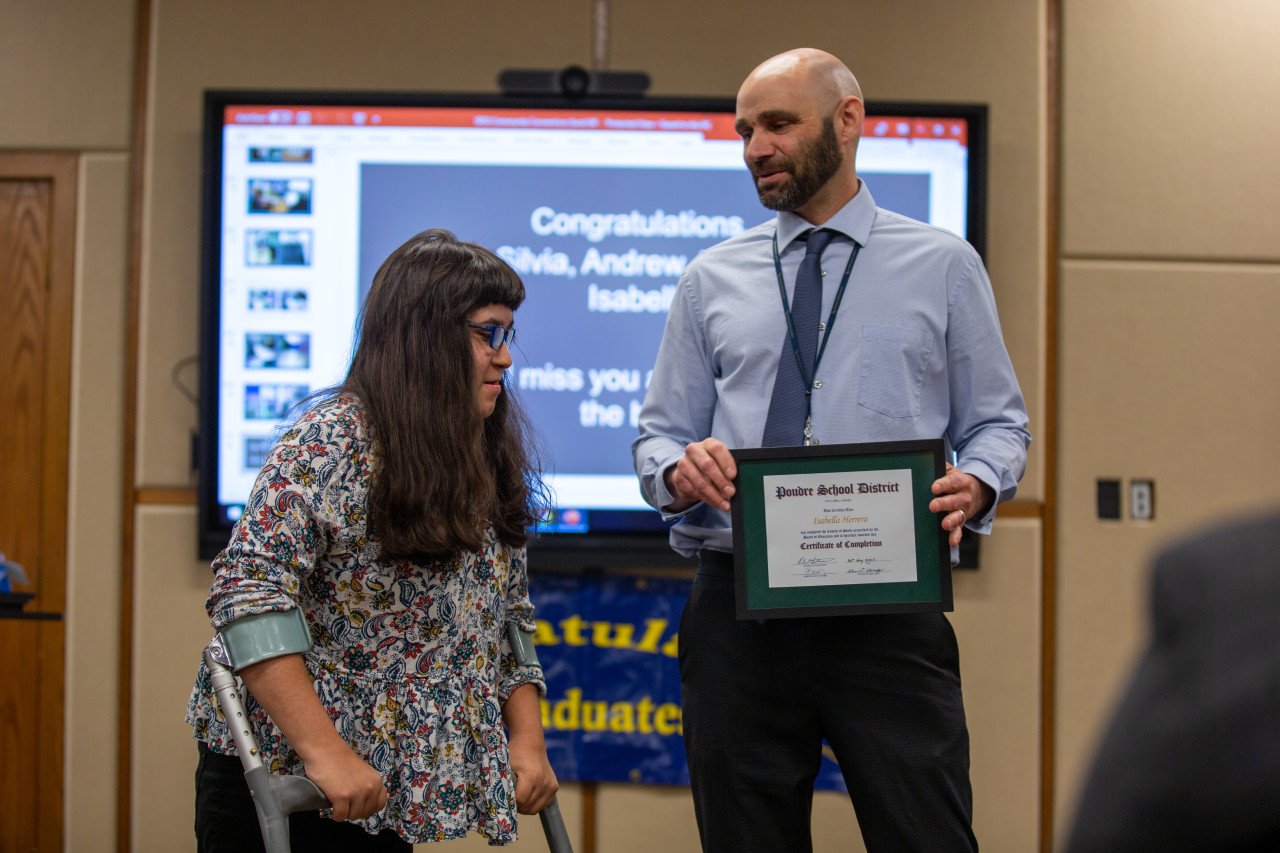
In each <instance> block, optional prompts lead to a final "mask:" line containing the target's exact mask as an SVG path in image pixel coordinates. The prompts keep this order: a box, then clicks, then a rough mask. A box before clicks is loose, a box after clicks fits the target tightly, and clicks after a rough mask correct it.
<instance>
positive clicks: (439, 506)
mask: <svg viewBox="0 0 1280 853" xmlns="http://www.w3.org/2000/svg"><path fill="white" fill-rule="evenodd" d="M524 296H525V291H524V283H523V282H522V281H521V280H520V277H519V276H518V275H517V274H516V272H515V270H513V269H511V267H510V266H508V265H507V264H506V263H505V262H504V261H503V260H502V259H501V258H499V257H498V256H497V255H495V254H493V253H492V252H490V251H489V250H488V249H485V248H483V247H481V246H477V245H476V244H474V243H465V242H462V241H460V240H458V239H457V238H456V237H454V235H453V234H452V233H450V232H448V231H445V230H443V229H432V230H429V231H423V232H422V233H421V234H418V235H416V236H415V237H413V238H411V239H410V240H409V241H408V242H406V243H405V244H404V245H402V246H401V247H400V248H398V249H396V250H395V251H394V252H392V253H391V255H390V256H388V258H387V259H386V260H385V261H383V263H382V266H381V268H379V270H378V272H377V275H375V276H374V278H373V286H372V288H371V289H370V291H369V295H368V297H367V298H366V299H365V303H364V308H363V309H362V310H361V318H360V342H359V344H358V346H357V348H356V351H355V355H354V356H353V357H352V360H351V369H350V370H349V371H348V372H347V378H346V380H345V381H344V382H343V383H342V385H340V386H339V387H338V389H337V391H338V392H339V393H344V394H350V395H353V396H354V397H356V399H358V400H359V402H360V404H361V406H362V407H363V409H364V410H365V413H366V416H367V423H368V427H369V430H370V433H371V435H372V438H373V446H374V453H375V458H376V463H377V464H376V465H375V466H374V469H373V482H372V484H371V486H370V490H369V504H368V513H369V524H370V527H371V529H372V530H373V532H374V533H375V534H376V535H377V536H378V538H379V540H380V541H381V545H382V554H381V556H382V558H383V559H419V560H444V559H449V558H450V557H452V556H453V555H454V554H456V553H457V552H458V551H476V550H479V548H480V547H481V540H482V531H481V525H482V522H483V521H485V520H487V521H489V523H490V524H491V525H492V526H493V528H494V531H495V533H496V535H497V538H498V539H499V540H500V541H501V542H504V543H506V544H507V545H512V546H519V545H523V544H525V542H526V541H527V540H528V537H529V534H528V529H529V526H530V525H531V524H532V523H533V522H534V520H535V517H536V514H537V512H538V509H539V507H538V505H537V504H538V502H539V501H541V500H542V498H543V492H542V486H541V483H540V481H539V480H538V478H537V473H536V472H537V469H536V468H535V467H534V466H533V464H532V462H533V461H534V460H533V459H532V453H531V451H530V450H529V449H528V446H527V444H526V437H527V433H528V425H527V422H526V421H525V418H524V416H523V414H522V413H521V412H520V409H519V406H518V405H517V403H516V402H515V401H514V400H513V399H511V394H510V387H509V386H508V387H507V388H504V390H503V393H502V394H500V395H499V396H498V401H497V404H496V406H495V407H494V410H493V414H491V415H490V416H489V417H488V418H482V417H481V415H480V412H479V409H478V406H477V404H476V401H477V396H476V395H477V387H476V377H475V356H474V353H473V349H472V347H473V344H472V341H473V338H474V333H473V332H472V331H471V329H470V328H468V327H467V324H466V321H467V317H468V316H470V314H471V313H472V312H473V311H475V310H476V309H477V308H483V307H484V306H486V305H492V304H499V305H505V306H507V307H508V308H510V309H511V310H513V311H514V310H515V309H516V308H518V307H519V306H520V303H521V302H523V301H524Z"/></svg>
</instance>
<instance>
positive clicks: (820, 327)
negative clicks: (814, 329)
mask: <svg viewBox="0 0 1280 853" xmlns="http://www.w3.org/2000/svg"><path fill="white" fill-rule="evenodd" d="M826 330H827V324H826V323H819V324H818V331H819V332H825V331H826Z"/></svg>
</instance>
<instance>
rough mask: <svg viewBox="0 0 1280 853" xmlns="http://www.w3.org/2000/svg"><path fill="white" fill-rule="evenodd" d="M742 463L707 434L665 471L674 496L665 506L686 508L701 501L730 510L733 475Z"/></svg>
mask: <svg viewBox="0 0 1280 853" xmlns="http://www.w3.org/2000/svg"><path fill="white" fill-rule="evenodd" d="M737 475H738V467H737V466H736V465H735V464H734V462H733V454H731V453H730V452H729V448H727V447H725V446H724V442H723V441H721V440H720V439H718V438H705V439H703V440H702V441H696V442H694V443H693V444H690V445H688V446H687V447H685V449H684V456H681V457H680V461H679V462H677V463H676V464H674V465H672V466H671V467H670V468H668V469H667V470H666V471H665V472H664V473H663V475H662V476H663V479H664V480H665V482H666V486H667V491H668V492H670V493H671V495H672V497H673V498H674V500H673V501H672V503H671V504H670V505H669V506H667V507H664V509H666V510H667V511H668V512H684V511H685V510H686V509H688V508H689V507H691V506H693V505H694V504H696V503H697V502H698V501H702V502H703V503H706V504H707V505H708V506H713V507H716V508H717V509H722V510H724V511H726V512H728V510H729V498H731V497H733V482H732V480H733V478H734V477H736V476H737Z"/></svg>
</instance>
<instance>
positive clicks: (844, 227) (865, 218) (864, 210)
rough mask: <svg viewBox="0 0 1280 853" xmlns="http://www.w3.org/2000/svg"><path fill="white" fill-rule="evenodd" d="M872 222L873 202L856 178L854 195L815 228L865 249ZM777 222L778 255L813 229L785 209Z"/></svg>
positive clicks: (874, 205) (874, 208) (874, 213)
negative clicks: (841, 235) (842, 236)
mask: <svg viewBox="0 0 1280 853" xmlns="http://www.w3.org/2000/svg"><path fill="white" fill-rule="evenodd" d="M875 220H876V200H875V199H874V198H872V197H871V190H870V189H869V188H868V187H867V185H866V184H865V183H863V182H862V179H861V178H859V179H858V192H857V194H856V195H855V196H854V197H853V198H851V199H849V201H848V203H847V204H845V206H844V207H842V208H840V209H839V210H838V211H836V214H835V216H833V217H831V218H830V219H828V220H827V221H826V222H824V223H822V225H821V226H819V227H821V228H827V229H830V230H831V231H835V232H836V233H837V234H843V235H844V236H846V237H848V238H849V239H850V240H853V241H854V242H856V243H857V244H858V245H859V246H865V245H867V239H868V238H869V237H870V236H871V225H872V223H873V222H875ZM777 222H778V224H777V227H778V251H780V252H785V251H786V250H787V247H788V246H790V245H791V243H792V241H793V240H795V239H796V238H797V237H799V236H800V235H801V234H803V233H804V232H806V231H808V230H809V229H811V228H813V227H814V226H812V225H810V224H809V223H808V222H806V221H805V220H804V219H803V218H801V217H800V216H797V215H796V214H794V213H791V212H790V211H787V210H783V211H779V212H778V221H777Z"/></svg>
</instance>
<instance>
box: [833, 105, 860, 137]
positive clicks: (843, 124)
mask: <svg viewBox="0 0 1280 853" xmlns="http://www.w3.org/2000/svg"><path fill="white" fill-rule="evenodd" d="M865 117H866V115H865V108H864V107H863V104H862V99H861V98H859V97H857V96H856V95H846V96H845V97H844V98H842V99H841V100H840V103H839V104H837V105H836V115H835V120H836V126H837V128H838V129H837V133H838V134H839V135H840V141H841V142H842V143H844V142H849V141H850V140H851V139H852V140H856V139H858V138H860V137H861V136H862V120H863V119H864V118H865Z"/></svg>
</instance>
